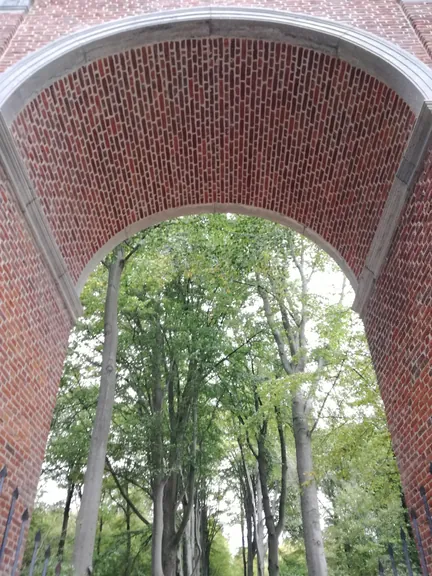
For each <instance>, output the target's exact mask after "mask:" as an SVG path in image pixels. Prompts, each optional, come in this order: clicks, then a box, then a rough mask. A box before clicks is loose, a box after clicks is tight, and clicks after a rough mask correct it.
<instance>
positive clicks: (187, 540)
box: [182, 502, 195, 576]
mask: <svg viewBox="0 0 432 576" xmlns="http://www.w3.org/2000/svg"><path fill="white" fill-rule="evenodd" d="M186 506H187V503H185V502H183V513H184V511H185V509H186ZM194 521H195V514H191V516H190V518H189V521H188V523H187V526H186V528H185V531H184V534H183V540H182V542H183V546H182V548H183V573H184V576H192V572H193V568H194V551H195V526H194V524H195V522H194Z"/></svg>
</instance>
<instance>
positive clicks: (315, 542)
mask: <svg viewBox="0 0 432 576" xmlns="http://www.w3.org/2000/svg"><path fill="white" fill-rule="evenodd" d="M292 415H293V429H294V439H295V445H296V459H297V474H298V479H299V484H300V505H301V514H302V522H303V534H304V543H305V549H306V560H307V566H308V574H309V576H327V562H326V558H325V554H324V544H323V537H322V532H321V526H320V513H319V506H318V489H317V485H316V482H315V477H314V470H313V459H312V438H311V435H310V431H309V425H308V411H307V404H306V400H305V399H304V398H303V396H302V394H301V392H297V394H295V395H294V396H293V401H292Z"/></svg>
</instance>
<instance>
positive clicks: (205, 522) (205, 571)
mask: <svg viewBox="0 0 432 576" xmlns="http://www.w3.org/2000/svg"><path fill="white" fill-rule="evenodd" d="M201 533H202V538H201V541H202V576H209V574H210V548H211V547H210V536H209V518H208V510H207V504H204V505H203V506H202V508H201Z"/></svg>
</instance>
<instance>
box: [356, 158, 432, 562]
mask: <svg viewBox="0 0 432 576" xmlns="http://www.w3.org/2000/svg"><path fill="white" fill-rule="evenodd" d="M431 214H432V150H430V151H429V155H428V157H427V159H426V163H425V167H424V172H423V174H422V175H421V176H420V179H419V181H418V184H417V186H416V187H415V189H414V191H413V193H412V196H411V198H410V200H409V202H408V204H407V206H406V208H405V210H404V213H403V216H402V219H401V222H400V224H399V227H398V231H397V234H396V237H395V238H394V240H393V243H392V248H391V251H390V253H389V256H388V259H387V263H386V265H385V268H384V270H383V272H382V273H381V276H380V278H379V280H378V282H377V286H376V290H375V293H374V294H373V296H372V298H371V300H370V302H369V306H368V308H367V310H366V315H365V326H366V332H367V335H368V340H369V345H370V349H371V353H372V357H373V360H374V364H375V369H376V372H377V376H378V381H379V383H380V387H381V394H382V397H383V400H384V404H385V408H386V413H387V419H388V425H389V429H390V432H391V435H392V441H393V447H394V450H395V453H396V457H397V460H398V465H399V470H400V473H401V478H402V484H403V487H404V491H405V496H406V502H407V505H408V507H409V508H414V509H415V510H416V512H417V514H418V516H419V525H420V530H421V533H422V537H423V540H424V543H425V548H426V554H427V557H428V565H429V569H430V570H431V573H432V539H431V538H430V535H429V529H428V526H427V522H426V518H425V515H424V512H423V506H422V502H421V498H420V494H419V487H420V486H421V485H424V486H425V487H426V489H427V496H428V499H429V502H430V503H431V505H432V476H431V475H430V473H429V463H430V462H431V461H432V220H431Z"/></svg>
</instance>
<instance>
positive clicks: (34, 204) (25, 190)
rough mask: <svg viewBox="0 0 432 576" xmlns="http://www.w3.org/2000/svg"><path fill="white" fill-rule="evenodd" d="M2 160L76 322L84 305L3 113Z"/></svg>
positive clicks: (0, 128) (49, 267) (39, 247)
mask: <svg viewBox="0 0 432 576" xmlns="http://www.w3.org/2000/svg"><path fill="white" fill-rule="evenodd" d="M0 162H1V163H2V165H3V167H4V169H5V172H6V175H7V177H8V180H9V184H10V188H11V190H12V192H13V194H14V196H15V198H14V199H15V200H16V202H17V204H18V206H19V208H20V210H21V212H22V213H23V216H24V218H25V220H26V222H27V225H28V227H29V229H30V232H31V234H32V236H33V238H34V241H35V244H36V247H37V248H38V249H39V251H40V252H41V254H42V257H43V258H44V260H45V263H46V264H47V266H48V270H49V272H50V273H51V275H52V277H53V279H54V281H55V283H56V285H57V287H58V289H59V292H60V295H61V296H62V299H63V302H64V304H65V306H66V308H67V311H68V313H69V315H70V317H71V320H72V322H73V323H74V322H75V321H76V319H77V318H78V316H80V315H81V314H82V306H81V302H80V300H79V296H78V294H77V291H76V288H75V286H74V284H73V282H72V279H71V277H70V275H69V273H68V270H67V267H66V263H65V262H64V260H63V257H62V255H61V253H60V250H59V248H58V246H57V244H56V242H55V241H54V239H53V236H52V233H51V230H50V227H49V224H48V222H47V220H46V217H45V214H44V212H43V209H42V207H41V204H40V201H39V198H37V196H36V194H35V193H34V190H33V186H32V183H31V182H30V179H29V177H28V175H27V171H26V169H25V167H24V165H23V162H22V159H21V157H20V156H19V154H18V152H17V149H16V146H15V143H14V141H13V139H12V136H11V134H10V132H9V129H8V127H7V126H6V123H5V121H4V120H3V118H2V117H1V115H0Z"/></svg>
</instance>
